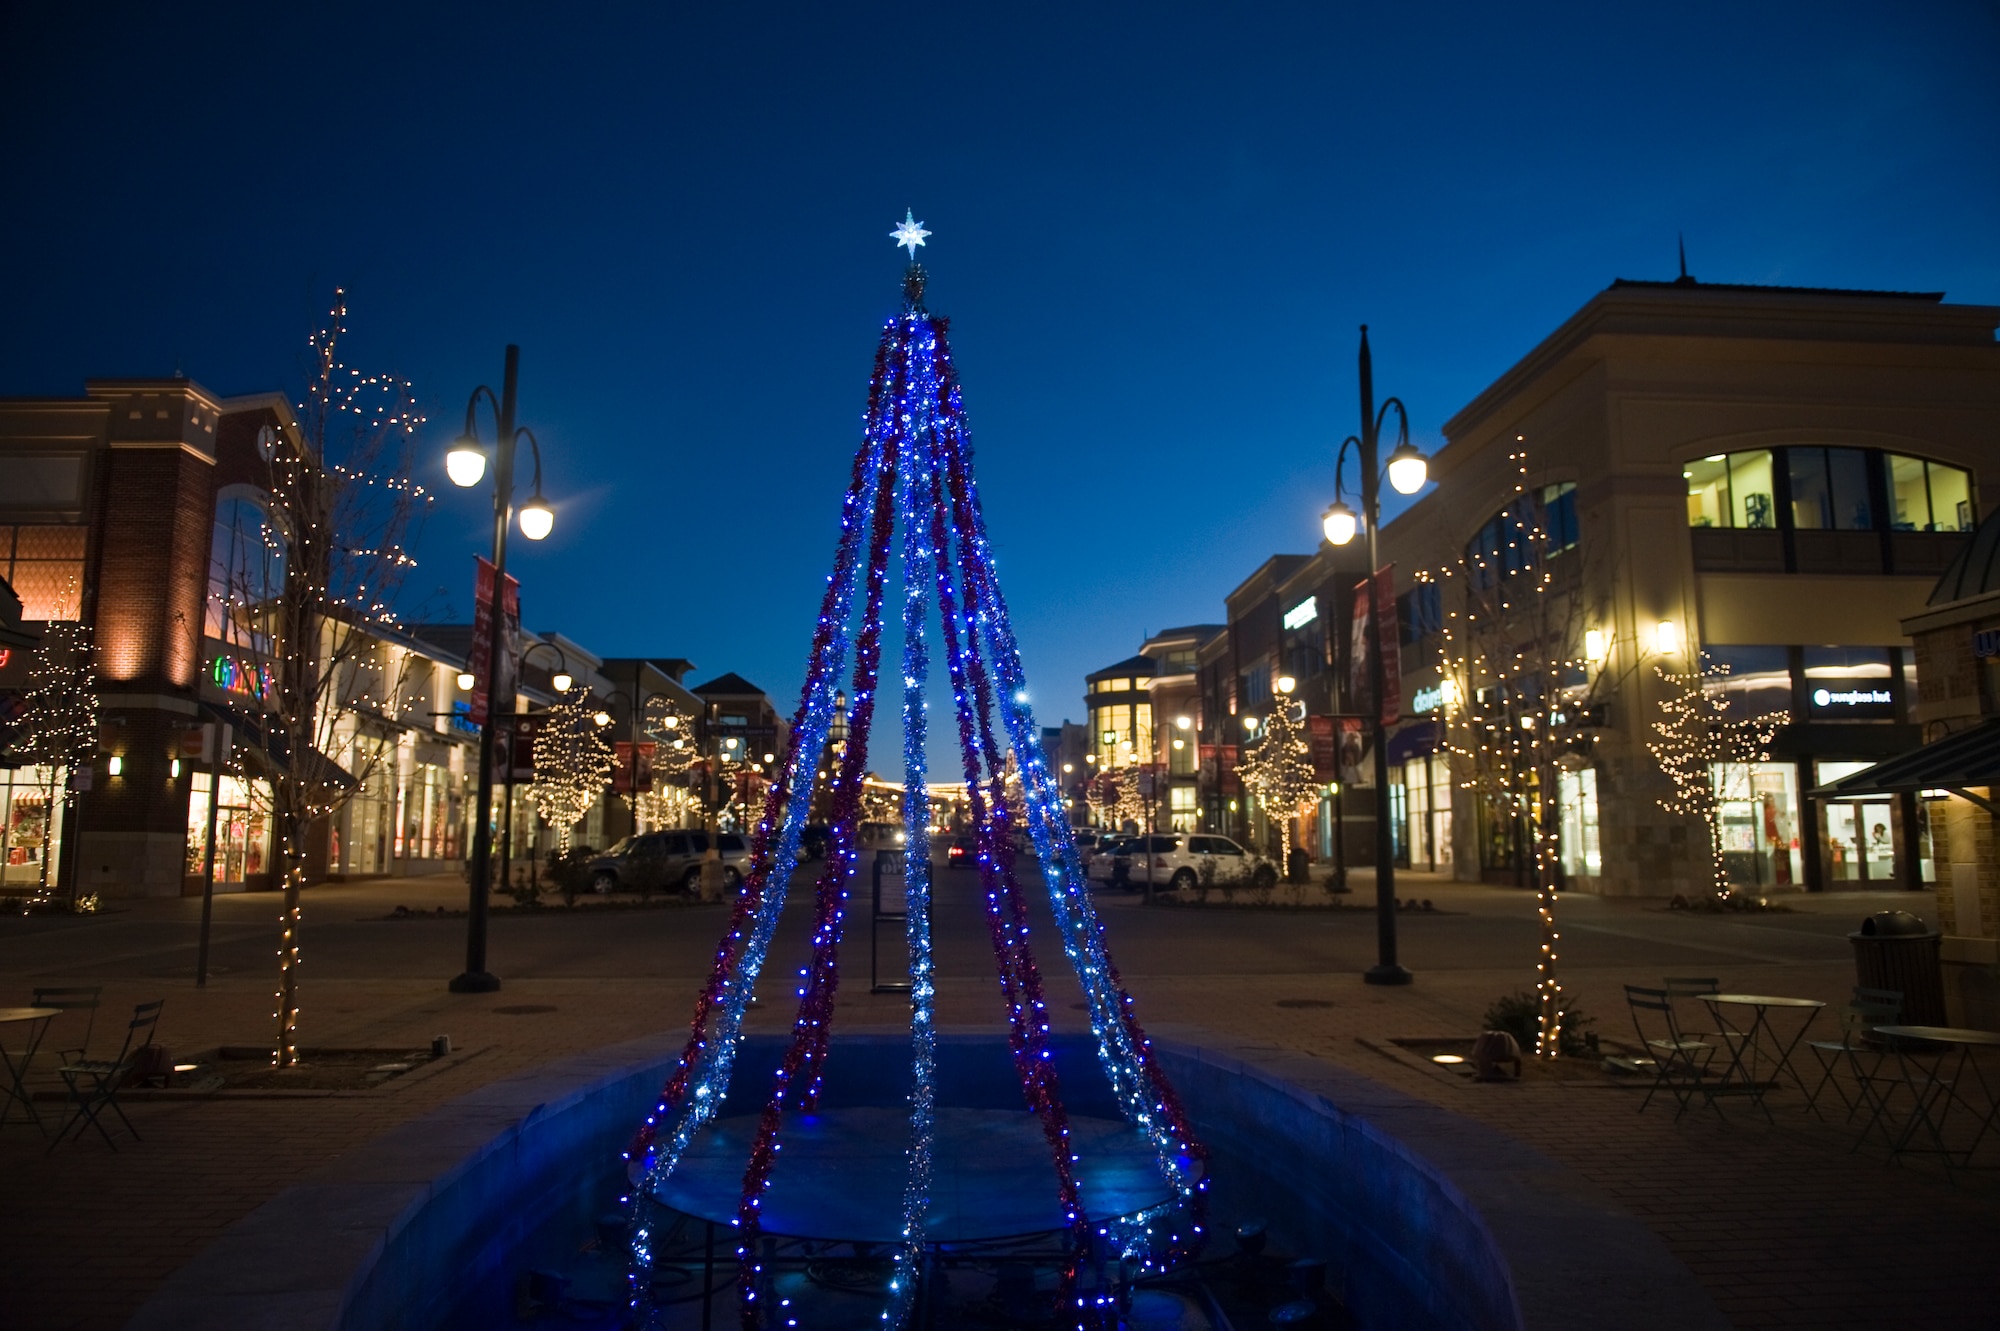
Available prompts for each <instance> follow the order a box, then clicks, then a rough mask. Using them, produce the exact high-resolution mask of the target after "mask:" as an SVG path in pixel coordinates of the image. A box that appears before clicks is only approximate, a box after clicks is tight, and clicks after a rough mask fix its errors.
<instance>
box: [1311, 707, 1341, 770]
mask: <svg viewBox="0 0 2000 1331" xmlns="http://www.w3.org/2000/svg"><path fill="white" fill-rule="evenodd" d="M1306 743H1307V744H1308V745H1309V746H1310V747H1311V749H1312V764H1313V775H1314V776H1315V777H1317V778H1318V779H1319V780H1321V781H1333V780H1337V779H1338V778H1339V775H1340V741H1339V740H1337V739H1336V738H1335V737H1334V733H1333V718H1332V717H1330V716H1309V717H1307V718H1306Z"/></svg>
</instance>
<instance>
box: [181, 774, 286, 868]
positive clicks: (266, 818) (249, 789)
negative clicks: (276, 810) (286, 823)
mask: <svg viewBox="0 0 2000 1331" xmlns="http://www.w3.org/2000/svg"><path fill="white" fill-rule="evenodd" d="M210 779H211V778H210V776H209V774H208V773H207V772H196V773H194V775H193V777H192V779H191V780H190V781H189V783H188V786H189V793H188V810H187V859H186V864H185V868H186V871H187V872H188V873H189V874H190V875H195V876H199V875H201V874H204V873H206V872H207V865H208V792H209V789H210V786H209V782H210ZM220 790H221V792H222V796H221V799H220V801H219V802H218V805H217V808H216V817H215V881H216V882H217V883H218V884H222V883H238V884H247V883H248V882H249V881H250V880H251V879H252V878H256V877H259V876H261V875H263V874H267V873H269V872H270V861H271V819H270V812H269V810H270V807H271V791H270V787H269V786H267V785H265V784H264V783H263V782H261V781H259V782H255V783H246V782H244V781H243V780H241V779H239V778H237V777H233V776H230V775H228V774H226V773H225V774H224V775H223V778H222V785H221V787H220Z"/></svg>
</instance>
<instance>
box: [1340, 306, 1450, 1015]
mask: <svg viewBox="0 0 2000 1331" xmlns="http://www.w3.org/2000/svg"><path fill="white" fill-rule="evenodd" d="M1391 407H1394V408H1395V409H1396V427H1397V429H1396V447H1395V449H1394V450H1393V451H1392V452H1391V453H1390V454H1389V460H1388V464H1387V467H1386V472H1387V475H1388V478H1389V484H1390V485H1392V486H1394V487H1395V490H1396V493H1397V494H1406V495H1408V494H1415V493H1416V492H1417V491H1419V490H1421V489H1423V487H1424V481H1425V480H1426V479H1427V477H1428V473H1429V470H1430V468H1429V464H1427V463H1426V462H1425V461H1424V455H1423V454H1422V453H1419V452H1418V451H1417V450H1416V449H1415V448H1413V447H1411V445H1410V418H1409V416H1408V414H1407V413H1405V412H1404V410H1403V404H1402V402H1401V401H1400V400H1399V399H1397V398H1393V397H1392V398H1385V399H1384V400H1383V402H1382V409H1381V411H1379V412H1378V411H1376V409H1375V373H1374V365H1373V362H1372V361H1371V359H1370V357H1369V354H1368V325H1367V324H1363V325H1361V434H1360V435H1359V436H1358V437H1357V436H1355V435H1349V436H1347V438H1345V439H1343V440H1341V441H1340V452H1339V454H1338V455H1337V456H1336V457H1335V458H1334V463H1333V503H1332V504H1331V505H1330V506H1328V508H1327V510H1326V513H1325V515H1324V516H1323V517H1322V518H1321V524H1322V526H1323V528H1324V530H1325V532H1326V539H1327V540H1329V541H1331V542H1332V543H1333V544H1335V545H1346V544H1347V543H1348V542H1349V541H1352V540H1353V539H1354V533H1355V527H1356V523H1357V517H1356V514H1355V512H1354V510H1353V509H1351V508H1349V507H1348V506H1347V504H1346V502H1345V500H1344V499H1343V498H1342V490H1341V472H1342V470H1343V468H1344V467H1345V465H1346V463H1347V450H1348V447H1349V445H1352V446H1353V447H1354V449H1355V451H1356V453H1357V454H1358V456H1357V458H1356V459H1355V460H1356V462H1357V463H1358V464H1359V465H1360V467H1361V513H1360V515H1359V518H1358V521H1359V523H1360V524H1361V525H1362V526H1364V527H1365V528H1366V529H1367V532H1368V582H1367V584H1366V585H1367V588H1368V593H1367V594H1368V681H1369V695H1370V696H1369V699H1368V710H1369V717H1368V730H1369V733H1370V735H1372V736H1373V738H1374V746H1375V763H1374V766H1375V948H1376V959H1375V965H1373V966H1372V967H1370V968H1369V969H1368V970H1366V971H1364V972H1362V976H1361V978H1362V979H1363V980H1365V981H1367V982H1368V983H1369V984H1408V983H1409V982H1410V979H1411V975H1410V972H1409V970H1408V969H1407V968H1406V967H1404V966H1403V965H1401V964H1400V963H1399V962H1398V961H1397V960H1396V848H1395V840H1394V838H1393V837H1392V836H1391V835H1390V827H1389V820H1390V805H1389V751H1388V745H1387V740H1388V728H1387V726H1386V725H1385V724H1384V721H1383V716H1382V713H1383V707H1382V700H1383V698H1384V696H1385V695H1384V692H1383V682H1384V681H1383V674H1382V616H1381V615H1380V614H1379V613H1378V610H1379V607H1378V606H1376V605H1375V599H1376V598H1375V589H1376V572H1377V570H1378V569H1379V568H1380V566H1381V565H1380V552H1379V550H1378V548H1377V545H1376V539H1375V533H1376V531H1377V529H1378V528H1380V527H1381V525H1382V512H1381V503H1380V489H1381V478H1382V475H1383V471H1384V468H1382V467H1381V466H1380V465H1379V463H1378V459H1379V452H1380V443H1381V437H1382V422H1383V420H1384V419H1386V418H1387V416H1388V415H1389V408H1391Z"/></svg>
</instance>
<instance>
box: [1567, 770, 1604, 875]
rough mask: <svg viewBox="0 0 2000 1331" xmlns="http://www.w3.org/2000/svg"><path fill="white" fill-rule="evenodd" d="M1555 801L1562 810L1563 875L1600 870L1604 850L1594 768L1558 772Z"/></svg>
mask: <svg viewBox="0 0 2000 1331" xmlns="http://www.w3.org/2000/svg"><path fill="white" fill-rule="evenodd" d="M1556 802H1557V805H1558V807H1559V808H1560V809H1561V811H1562V832H1561V838H1562V839H1561V851H1562V869H1563V876H1564V877H1565V878H1579V877H1596V876H1597V875H1599V874H1602V873H1603V872H1604V852H1603V848H1602V847H1601V845H1600V844H1599V841H1598V835H1597V769H1596V768H1593V767H1586V768H1584V769H1583V770H1582V771H1580V772H1561V773H1558V774H1557V776H1556Z"/></svg>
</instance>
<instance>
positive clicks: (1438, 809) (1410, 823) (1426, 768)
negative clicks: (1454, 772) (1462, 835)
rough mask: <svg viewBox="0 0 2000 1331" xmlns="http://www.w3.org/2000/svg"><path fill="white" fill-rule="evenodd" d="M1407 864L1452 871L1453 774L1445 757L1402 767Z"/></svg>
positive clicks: (1416, 759)
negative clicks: (1407, 852)
mask: <svg viewBox="0 0 2000 1331" xmlns="http://www.w3.org/2000/svg"><path fill="white" fill-rule="evenodd" d="M1401 788H1402V790H1403V792H1404V795H1403V801H1404V806H1405V816H1404V819H1403V824H1404V827H1405V829H1406V830H1405V832H1404V840H1403V842H1402V843H1401V844H1403V845H1404V846H1407V847H1408V849H1409V857H1408V859H1407V861H1406V863H1407V864H1408V865H1409V867H1411V868H1414V869H1430V870H1439V869H1449V868H1450V867H1451V770H1450V759H1449V758H1448V757H1447V756H1446V755H1444V754H1431V755H1429V756H1428V757H1423V758H1412V759H1410V760H1409V761H1408V762H1406V763H1404V764H1403V785H1402V787H1401Z"/></svg>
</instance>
